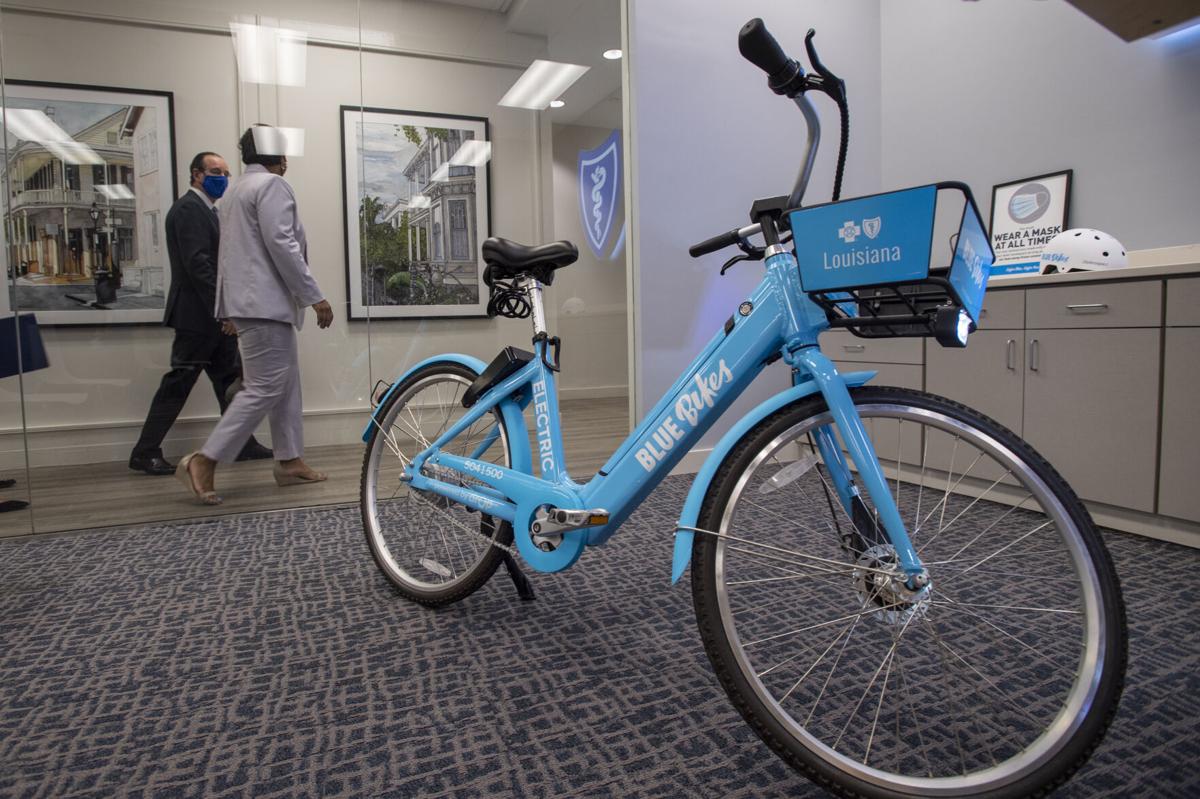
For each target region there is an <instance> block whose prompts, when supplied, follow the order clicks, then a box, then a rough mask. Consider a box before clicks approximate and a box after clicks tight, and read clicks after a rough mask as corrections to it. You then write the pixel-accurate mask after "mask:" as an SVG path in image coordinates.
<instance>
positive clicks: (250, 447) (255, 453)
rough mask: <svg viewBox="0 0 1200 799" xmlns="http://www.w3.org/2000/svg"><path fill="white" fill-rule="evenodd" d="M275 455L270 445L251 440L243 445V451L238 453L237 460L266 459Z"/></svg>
mask: <svg viewBox="0 0 1200 799" xmlns="http://www.w3.org/2000/svg"><path fill="white" fill-rule="evenodd" d="M273 457H275V453H274V452H272V451H271V450H270V448H269V447H264V446H263V445H262V444H260V443H258V442H257V441H251V442H250V443H248V444H246V446H244V447H242V451H241V452H239V453H238V456H237V458H235V460H239V461H265V460H269V459H270V458H273Z"/></svg>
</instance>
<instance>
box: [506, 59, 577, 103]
mask: <svg viewBox="0 0 1200 799" xmlns="http://www.w3.org/2000/svg"><path fill="white" fill-rule="evenodd" d="M588 69H589V67H585V66H580V65H579V64H560V63H558V62H556V61H544V60H542V59H540V58H539V59H538V60H537V61H534V62H533V63H532V64H530V65H529V69H527V70H525V73H524V74H523V75H521V77H519V78H517V82H516V83H514V84H513V85H512V88H511V89H509V90H508V92H507V93H506V94H505V95H504V96H503V97H501V98H500V105H504V106H509V107H510V108H530V109H533V110H534V111H541V110H542V109H544V108H545V107H546V106H548V105H550V101H551V100H553V99H555V98H556V97H561V96H562V93H563V92H565V91H566V90H567V89H568V88H569V87H570V86H571V84H573V83H574V82H575V81H577V80H579V78H580V77H581V76H582V75H583V73H585V72H587V71H588Z"/></svg>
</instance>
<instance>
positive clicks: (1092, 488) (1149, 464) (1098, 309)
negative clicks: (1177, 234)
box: [925, 281, 1163, 512]
mask: <svg viewBox="0 0 1200 799" xmlns="http://www.w3.org/2000/svg"><path fill="white" fill-rule="evenodd" d="M1162 291H1163V284H1162V282H1161V281H1144V282H1134V283H1099V284H1092V283H1086V284H1084V283H1080V284H1072V285H1069V286H1054V287H1046V288H1031V289H1026V290H1020V291H1016V290H1014V291H1003V290H1001V291H993V292H992V293H991V294H989V295H988V296H989V299H990V300H991V302H992V303H993V304H994V305H995V306H998V308H997V310H996V311H995V312H993V313H991V314H989V315H987V316H985V317H984V318H983V320H982V322H983V324H982V327H981V329H980V330H979V331H977V332H976V333H974V334H972V336H971V339H970V341H969V343H968V346H967V348H966V349H965V350H953V349H945V348H942V347H939V346H938V345H937V343H936V342H934V341H932V340H927V341H926V349H925V385H926V388H927V389H928V390H929V391H931V392H933V393H935V394H942V395H944V396H947V397H950V398H951V399H955V400H958V401H959V402H962V403H964V404H965V405H968V406H970V407H972V408H974V409H976V410H978V411H980V412H981V413H984V414H986V415H987V416H990V417H992V418H993V419H995V420H996V421H998V422H1000V423H1001V424H1002V425H1004V426H1005V427H1007V428H1009V429H1010V430H1013V431H1014V432H1016V433H1017V434H1018V435H1020V436H1022V437H1023V438H1024V439H1025V440H1027V441H1028V442H1029V443H1030V444H1031V445H1032V446H1033V447H1034V449H1036V450H1037V451H1038V452H1040V453H1041V454H1042V455H1043V456H1044V457H1045V458H1046V459H1047V460H1048V461H1049V462H1050V463H1051V464H1052V465H1053V466H1054V467H1055V468H1056V469H1057V470H1058V471H1059V472H1060V473H1061V474H1062V475H1063V476H1064V477H1065V478H1066V480H1067V482H1068V483H1070V484H1071V486H1072V488H1074V489H1075V491H1076V492H1077V493H1078V494H1079V496H1081V497H1083V498H1084V499H1088V500H1092V501H1095V502H1103V503H1105V504H1109V505H1116V506H1120V507H1125V508H1131V509H1134V510H1139V511H1145V512H1154V510H1155V506H1156V482H1155V478H1156V467H1157V459H1158V415H1159V352H1160V348H1161V344H1162V329H1161V327H1160V326H1161V324H1162V308H1163V301H1162ZM1022 298H1023V299H1024V314H1020V313H1016V312H1015V306H1016V305H1017V304H1018V301H1019V300H1020V299H1022ZM943 456H944V454H943V453H932V454H931V457H930V460H931V462H932V463H934V464H937V463H938V462H939V459H940V460H946V459H947V458H948V456H944V457H943ZM989 476H991V477H997V476H998V475H989Z"/></svg>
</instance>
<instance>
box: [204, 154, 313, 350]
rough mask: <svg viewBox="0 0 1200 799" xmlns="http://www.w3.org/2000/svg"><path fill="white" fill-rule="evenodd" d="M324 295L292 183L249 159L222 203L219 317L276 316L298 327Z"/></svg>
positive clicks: (218, 267)
mask: <svg viewBox="0 0 1200 799" xmlns="http://www.w3.org/2000/svg"><path fill="white" fill-rule="evenodd" d="M322 299H324V295H323V294H322V293H321V288H320V287H319V286H318V285H317V281H316V280H314V279H313V276H312V272H310V271H309V269H308V242H307V241H306V239H305V238H304V226H303V225H301V224H300V217H299V216H298V215H297V214H296V195H295V194H294V193H293V192H292V187H291V186H290V185H288V182H287V181H286V180H284V179H283V178H281V177H279V176H278V175H274V174H272V173H270V172H268V171H267V168H266V167H264V166H262V165H261V164H250V165H249V166H247V167H246V172H245V174H243V175H242V176H241V177H240V178H238V179H237V180H236V181H234V183H233V185H232V186H231V187H230V189H229V191H228V192H226V194H225V197H224V199H223V201H222V203H221V246H220V250H219V251H218V256H217V304H216V316H217V318H218V319H274V320H276V321H279V322H288V323H289V324H292V325H295V326H296V327H297V328H299V327H301V325H303V323H304V309H305V308H306V307H308V306H309V305H313V304H314V303H317V302H320V301H321V300H322Z"/></svg>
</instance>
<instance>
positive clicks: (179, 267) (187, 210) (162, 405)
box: [129, 152, 272, 475]
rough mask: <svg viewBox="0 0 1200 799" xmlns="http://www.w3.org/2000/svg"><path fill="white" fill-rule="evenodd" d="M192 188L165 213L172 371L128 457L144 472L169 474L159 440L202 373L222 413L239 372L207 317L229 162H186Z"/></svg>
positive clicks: (253, 446) (229, 341) (252, 449)
mask: <svg viewBox="0 0 1200 799" xmlns="http://www.w3.org/2000/svg"><path fill="white" fill-rule="evenodd" d="M190 175H191V186H190V188H189V189H188V190H187V191H186V192H185V193H184V195H183V196H182V197H180V198H179V199H178V200H176V201H175V204H174V205H172V206H171V210H170V211H169V212H168V213H167V219H166V228H167V256H168V258H170V261H171V290H170V292H169V293H168V294H167V309H166V315H165V317H164V318H163V324H164V325H166V326H167V327H172V328H174V329H175V342H174V344H172V345H171V371H169V372H167V373H166V374H165V375H163V379H162V382H161V383H160V384H159V387H158V391H157V392H155V394H154V399H153V400H151V402H150V413H149V414H148V415H147V417H146V423H145V424H144V425H143V426H142V434H141V436H140V437H139V438H138V441H137V443H136V444H135V445H134V447H133V452H132V454H130V456H129V468H130V469H134V470H136V471H139V472H145V473H146V474H154V475H166V474H174V472H175V467H174V466H173V465H171V464H170V463H169V462H167V460H166V459H165V458H163V453H162V442H163V439H164V438H165V437H166V435H167V431H168V430H170V429H171V425H173V424H174V423H175V419H176V418H177V417H178V416H179V412H180V411H181V410H183V406H184V403H186V402H187V398H188V394H190V393H191V391H192V386H194V385H196V380H197V379H198V378H199V377H200V372H201V371H203V372H205V373H206V374H207V375H208V379H209V380H210V381H212V387H213V391H214V392H215V393H216V395H217V403H218V404H219V405H220V407H221V413H224V412H225V408H226V407H227V406H228V405H229V395H230V391H229V389H230V386H232V385H233V383H234V381H236V380H237V379H238V378H239V377H240V376H241V370H242V365H241V361H240V359H239V358H238V345H237V336H236V335H234V332H235V331H234V330H233V329H232V327H231V326H228V325H222V323H221V322H219V321H217V320H216V319H215V318H214V317H213V310H214V308H215V305H216V290H217V246H218V244H219V243H220V240H221V231H220V226H219V224H218V220H217V208H216V205H215V201H216V200H218V199H220V197H221V195H222V194H224V193H225V188H226V187H227V186H228V185H229V165H228V164H226V163H225V159H224V158H222V157H221V156H219V155H217V154H216V153H209V152H204V153H200V154H199V155H197V156H196V157H195V158H193V159H192V163H191V167H190ZM271 454H272V453H271V450H269V449H267V448H266V447H264V446H263V445H262V444H260V443H258V442H257V441H255V440H254V438H253V437H251V438H250V440H249V441H248V442H246V446H245V447H243V448H242V451H241V454H239V455H238V457H237V459H238V460H240V461H241V460H257V459H259V458H270V457H271Z"/></svg>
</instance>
